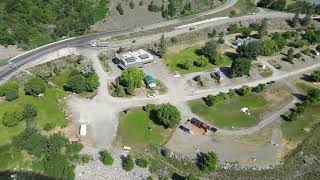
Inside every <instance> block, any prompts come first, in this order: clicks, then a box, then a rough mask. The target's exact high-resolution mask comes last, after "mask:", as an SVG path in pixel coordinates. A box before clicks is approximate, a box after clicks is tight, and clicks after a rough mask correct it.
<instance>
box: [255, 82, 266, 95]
mask: <svg viewBox="0 0 320 180" xmlns="http://www.w3.org/2000/svg"><path fill="white" fill-rule="evenodd" d="M265 90H266V85H265V84H259V85H258V86H256V87H254V88H252V91H253V92H256V93H262V92H264V91H265Z"/></svg>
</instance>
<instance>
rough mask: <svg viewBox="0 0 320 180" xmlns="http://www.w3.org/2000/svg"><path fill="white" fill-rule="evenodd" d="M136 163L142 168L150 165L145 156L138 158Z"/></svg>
mask: <svg viewBox="0 0 320 180" xmlns="http://www.w3.org/2000/svg"><path fill="white" fill-rule="evenodd" d="M136 165H137V166H139V167H142V168H146V167H148V161H147V159H145V158H143V157H142V158H138V159H136Z"/></svg>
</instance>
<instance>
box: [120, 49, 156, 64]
mask: <svg viewBox="0 0 320 180" xmlns="http://www.w3.org/2000/svg"><path fill="white" fill-rule="evenodd" d="M115 59H116V61H117V63H118V66H119V67H120V68H121V69H126V68H127V67H132V66H134V67H139V68H142V67H143V66H144V64H148V63H151V62H153V61H154V56H153V55H152V54H151V53H149V52H147V51H145V50H143V49H139V50H136V51H129V52H125V53H119V54H116V56H115Z"/></svg>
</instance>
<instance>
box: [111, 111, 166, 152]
mask: <svg viewBox="0 0 320 180" xmlns="http://www.w3.org/2000/svg"><path fill="white" fill-rule="evenodd" d="M165 134H166V133H165V129H164V128H163V127H160V126H158V125H156V124H154V123H153V122H152V120H150V118H149V113H147V112H145V111H143V110H142V109H141V108H135V109H132V110H130V111H129V112H128V114H122V115H121V117H120V122H119V126H118V132H117V136H118V137H117V139H118V140H120V142H121V144H123V145H126V146H132V147H141V146H146V145H148V144H162V143H163V142H164V139H165Z"/></svg>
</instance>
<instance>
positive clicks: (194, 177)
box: [185, 174, 199, 180]
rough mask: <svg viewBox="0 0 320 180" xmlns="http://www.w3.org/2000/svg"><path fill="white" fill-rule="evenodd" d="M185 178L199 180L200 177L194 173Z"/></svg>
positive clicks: (186, 179)
mask: <svg viewBox="0 0 320 180" xmlns="http://www.w3.org/2000/svg"><path fill="white" fill-rule="evenodd" d="M185 180H199V178H197V177H196V176H195V175H193V174H189V176H187V177H186V178H185Z"/></svg>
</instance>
